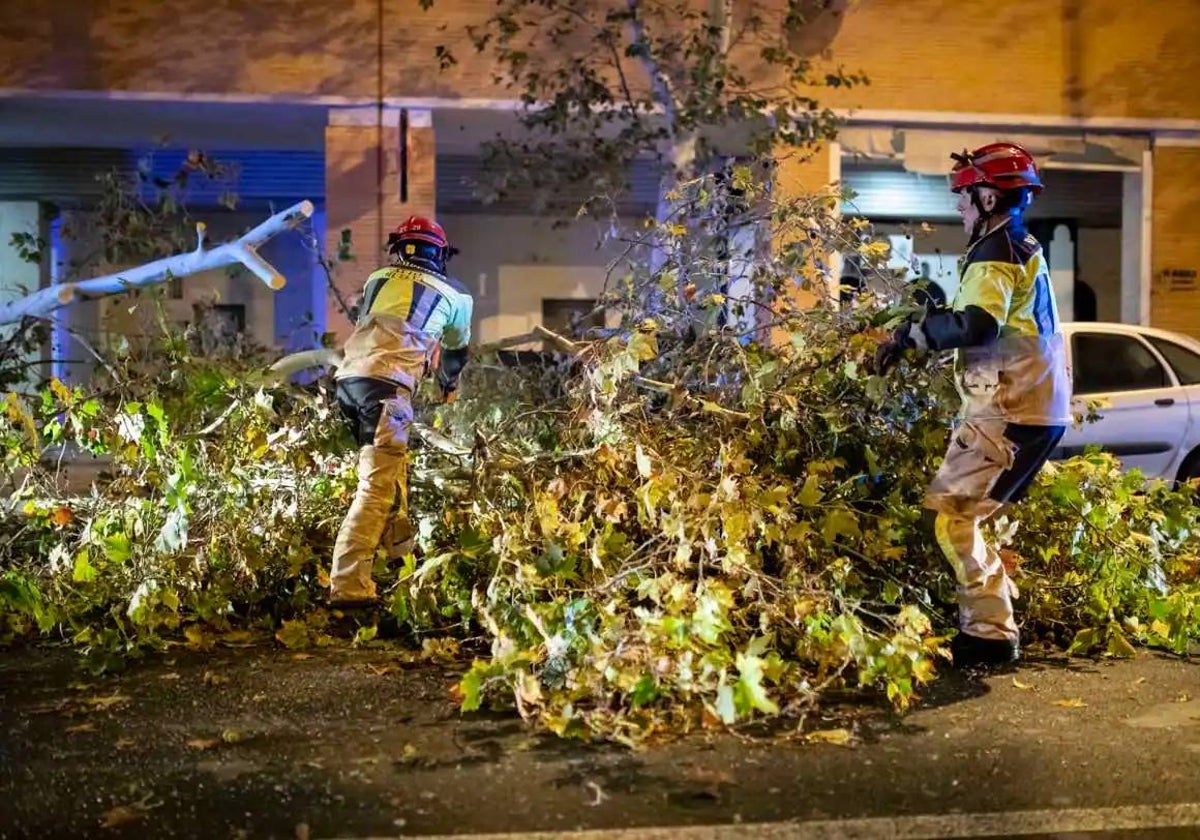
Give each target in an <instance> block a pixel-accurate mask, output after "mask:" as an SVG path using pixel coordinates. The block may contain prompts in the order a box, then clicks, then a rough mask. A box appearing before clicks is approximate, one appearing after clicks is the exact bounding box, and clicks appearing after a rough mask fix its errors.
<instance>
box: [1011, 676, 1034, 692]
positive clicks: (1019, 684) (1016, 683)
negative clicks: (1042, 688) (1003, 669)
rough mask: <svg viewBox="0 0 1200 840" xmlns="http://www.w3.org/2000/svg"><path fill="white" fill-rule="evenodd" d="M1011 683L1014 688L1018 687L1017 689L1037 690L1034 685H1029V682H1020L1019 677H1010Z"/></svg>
mask: <svg viewBox="0 0 1200 840" xmlns="http://www.w3.org/2000/svg"><path fill="white" fill-rule="evenodd" d="M1012 684H1013V686H1014V687H1015V688H1019V689H1021V690H1023V691H1036V690H1037V689H1036V688H1034V687H1033V686H1032V685H1030V684H1029V683H1023V682H1021V681H1020V680H1019V679H1017V678H1016V677H1013V678H1012Z"/></svg>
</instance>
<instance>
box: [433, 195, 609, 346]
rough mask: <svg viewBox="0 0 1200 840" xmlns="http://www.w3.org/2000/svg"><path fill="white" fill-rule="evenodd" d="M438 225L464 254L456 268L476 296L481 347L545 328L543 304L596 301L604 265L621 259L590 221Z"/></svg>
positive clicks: (491, 220) (467, 219) (492, 219)
mask: <svg viewBox="0 0 1200 840" xmlns="http://www.w3.org/2000/svg"><path fill="white" fill-rule="evenodd" d="M440 221H441V222H442V224H443V226H444V227H445V228H446V235H447V236H448V237H449V238H450V242H451V243H452V244H453V245H455V246H456V247H457V248H459V249H460V250H461V253H460V254H458V255H457V256H456V257H455V258H454V260H453V261H452V262H451V264H450V270H451V273H452V274H454V275H455V276H456V277H458V278H459V279H460V280H461V281H462V282H463V283H464V284H465V285H466V286H467V288H468V289H470V290H471V291H472V293H473V294H475V295H476V298H475V330H476V332H477V333H478V335H479V338H480V340H482V341H494V340H496V339H497V338H503V337H504V336H508V335H519V334H521V333H523V332H527V331H528V330H529V329H530V327H532V326H533V325H534V324H535V323H540V322H541V315H542V300H543V299H545V298H595V297H597V296H598V295H599V293H600V290H601V289H602V288H603V285H604V274H605V266H606V264H607V263H608V261H609V260H610V259H612V258H613V257H614V256H615V255H616V253H617V251H616V249H614V248H613V247H611V246H601V245H600V230H599V228H598V227H597V226H596V225H595V224H594V223H592V222H590V221H587V220H580V221H577V222H575V223H574V224H571V225H569V226H566V227H555V226H554V224H553V223H552V222H551V221H549V220H547V219H538V218H534V217H532V216H483V215H478V216H477V215H460V216H443V217H441V219H440ZM598 246H599V247H598ZM501 313H503V317H501Z"/></svg>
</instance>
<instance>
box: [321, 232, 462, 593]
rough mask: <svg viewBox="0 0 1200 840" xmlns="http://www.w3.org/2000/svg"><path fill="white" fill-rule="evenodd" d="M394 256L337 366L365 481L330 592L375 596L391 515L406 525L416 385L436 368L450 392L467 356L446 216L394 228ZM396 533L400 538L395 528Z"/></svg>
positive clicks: (340, 543)
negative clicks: (375, 572)
mask: <svg viewBox="0 0 1200 840" xmlns="http://www.w3.org/2000/svg"><path fill="white" fill-rule="evenodd" d="M388 251H389V252H390V253H391V255H392V257H393V263H392V265H390V266H388V267H386V268H382V269H380V270H379V271H376V272H375V273H373V274H372V275H371V276H370V277H368V278H367V283H366V286H365V287H364V289H363V294H362V302H361V304H360V306H359V312H358V321H357V323H356V324H355V325H354V330H353V332H352V333H351V334H350V338H349V339H347V341H346V345H345V348H344V353H343V355H344V359H343V361H342V364H341V366H340V367H339V368H338V371H337V401H338V405H339V406H340V408H341V410H342V413H343V414H344V415H345V417H346V419H347V420H348V421H349V423H350V425H351V428H352V430H353V433H354V437H355V440H356V442H357V443H358V445H359V447H360V448H359V455H358V488H357V490H356V492H355V495H354V501H353V502H352V503H351V505H350V511H349V513H347V515H346V519H345V521H344V522H343V523H342V527H341V530H339V531H338V535H337V542H336V544H335V546H334V549H333V572H332V574H331V576H330V580H331V590H330V602H331V603H332V604H334V605H337V606H355V605H368V604H371V603H372V602H374V601H375V597H376V593H375V583H374V581H373V580H372V579H371V570H372V567H373V566H374V561H375V551H376V549H377V548H378V547H379V545H380V543H381V541H382V540H383V538H384V535H385V532H387V530H388V528H389V525H391V524H393V523H394V524H395V527H396V528H397V529H400V530H404V529H407V531H408V535H409V536H411V528H408V525H407V523H408V517H407V481H406V466H407V456H408V431H409V425H410V424H411V423H412V419H413V402H412V401H413V394H414V393H415V391H416V389H417V386H418V385H419V384H420V381H421V379H422V378H423V377H424V376H425V374H426V372H427V371H432V372H433V373H434V374H435V375H436V377H437V382H438V385H439V387H440V389H441V393H442V397H443V399H444V400H447V401H449V400H451V399H453V397H454V394H455V391H456V389H457V387H458V378H459V374H460V373H461V372H462V369H463V367H464V366H465V365H466V363H467V345H468V343H469V342H470V339H471V310H472V306H473V303H472V299H471V296H470V295H469V294H468V293H467V292H466V290H465V289H464V288H463V287H462V285H461V284H459V283H458V282H457V281H456V280H453V279H451V278H450V277H449V276H448V275H447V274H446V259H447V257H448V256H449V253H450V248H449V244H448V243H447V241H446V233H445V231H444V230H442V226H441V225H439V224H438V223H437V222H434V221H432V220H430V219H426V218H422V217H420V216H413V217H411V218H409V219H408V221H406V222H404V223H403V224H402V225H400V226H399V227H398V228H396V230H395V231H393V232H392V233H391V235H390V236H389V237H388ZM392 539H394V540H397V539H402V536H393V537H392Z"/></svg>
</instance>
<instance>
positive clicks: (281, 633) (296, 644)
mask: <svg viewBox="0 0 1200 840" xmlns="http://www.w3.org/2000/svg"><path fill="white" fill-rule="evenodd" d="M275 638H276V639H277V640H278V641H279V643H280V644H282V645H283V646H284V647H286V648H289V649H291V650H300V649H303V648H306V647H309V646H311V645H312V637H311V636H310V635H309V632H308V625H307V624H305V623H304V622H303V621H299V620H295V621H284V622H283V625H282V626H281V627H280V628H279V629H278V630H276V631H275Z"/></svg>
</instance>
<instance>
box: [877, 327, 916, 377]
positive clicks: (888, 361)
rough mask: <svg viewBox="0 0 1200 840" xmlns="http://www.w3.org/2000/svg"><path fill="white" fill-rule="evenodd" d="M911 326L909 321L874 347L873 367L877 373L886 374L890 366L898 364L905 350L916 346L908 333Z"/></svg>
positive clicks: (910, 330)
mask: <svg viewBox="0 0 1200 840" xmlns="http://www.w3.org/2000/svg"><path fill="white" fill-rule="evenodd" d="M912 328H913V325H912V324H911V323H908V324H905V325H904V326H902V327H900V328H899V329H897V330H896V331H895V332H893V333H892V335H891V338H889V339H887V340H886V341H883V342H881V343H880V345H879V346H878V347H877V348H875V360H874V361H875V364H874V366H873V367H874V372H875V373H876V374H877V375H879V376H886V375H887V374H888V373H889V372H890V371H891V369H892V368H894V367H895V366H896V365H898V364H900V359H901V358H902V357H903V356H904V351H905V350H908V349H910V348H912V347H916V346H917V345H916V342H915V341H913V340H912V337H911V335H910V334H911V332H912Z"/></svg>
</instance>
